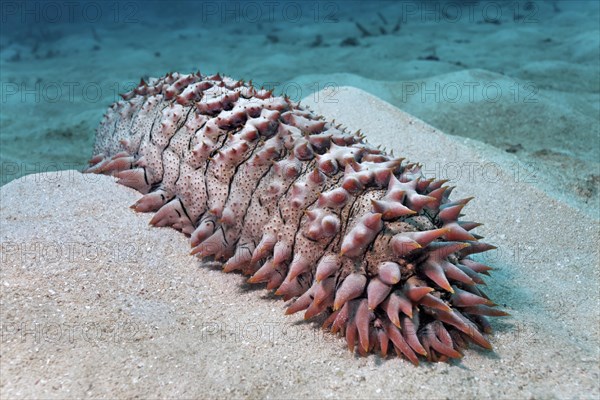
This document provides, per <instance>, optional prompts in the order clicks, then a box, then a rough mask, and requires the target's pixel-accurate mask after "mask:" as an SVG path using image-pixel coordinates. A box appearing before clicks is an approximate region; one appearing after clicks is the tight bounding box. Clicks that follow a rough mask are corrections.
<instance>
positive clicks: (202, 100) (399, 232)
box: [88, 73, 505, 364]
mask: <svg viewBox="0 0 600 400" xmlns="http://www.w3.org/2000/svg"><path fill="white" fill-rule="evenodd" d="M90 164H91V167H90V168H89V169H88V172H94V173H105V174H112V175H114V176H116V177H117V178H118V180H119V182H120V183H122V184H124V185H127V186H130V187H132V188H135V189H137V190H139V191H140V192H142V193H144V196H143V197H142V198H141V199H140V200H139V201H138V202H137V203H136V204H134V205H133V206H132V208H134V209H135V210H137V211H140V212H156V213H155V215H154V216H153V218H152V223H153V224H154V225H156V226H170V227H173V228H175V229H178V230H180V231H182V232H183V233H185V234H187V235H189V236H190V241H191V245H192V254H195V255H197V256H198V257H200V258H201V259H203V260H213V261H219V262H222V263H223V268H224V270H225V271H226V272H229V271H234V270H239V271H241V272H242V273H244V274H247V275H250V278H249V282H252V283H260V282H266V284H267V288H268V289H273V290H276V294H278V295H281V296H283V297H284V299H286V300H292V299H294V301H293V302H291V303H290V305H289V306H288V309H287V313H293V312H298V311H305V317H306V318H311V317H314V316H316V315H319V314H326V315H327V319H326V320H325V323H324V327H325V328H328V329H331V330H332V331H333V332H340V333H341V334H343V335H345V337H346V340H347V343H348V346H349V348H350V349H351V350H352V351H353V350H354V348H355V347H356V349H357V351H358V352H359V353H360V354H363V355H364V354H367V353H369V352H371V351H377V352H379V353H380V354H382V355H383V356H385V355H387V353H388V350H389V349H391V348H392V346H393V348H394V350H395V351H396V353H397V354H398V355H400V356H403V357H405V358H407V359H409V360H410V361H411V362H413V363H415V364H416V363H418V355H421V356H424V357H427V358H428V359H429V360H432V361H438V360H446V359H448V358H459V357H461V356H462V353H461V351H462V350H463V349H464V348H465V347H466V346H467V343H469V342H473V343H476V344H478V345H480V346H482V347H485V348H490V347H491V346H490V344H489V342H488V341H487V340H486V339H485V338H484V336H483V335H482V333H489V332H490V324H489V323H488V321H487V320H486V317H485V316H490V315H491V316H499V315H505V313H503V312H502V311H499V310H497V309H496V308H494V306H495V304H494V303H493V302H491V301H490V300H489V299H488V297H487V296H486V295H485V294H484V293H483V292H482V291H481V290H480V289H479V288H478V286H477V285H478V284H481V283H483V280H482V279H481V277H480V275H481V274H487V273H488V270H490V269H491V268H490V267H487V266H485V265H483V264H481V263H478V262H476V261H474V260H472V259H470V258H469V255H471V254H473V253H478V252H482V251H486V250H489V249H491V248H493V246H490V245H488V244H485V243H482V242H480V241H479V238H480V237H479V236H477V235H475V234H473V233H471V232H470V231H471V230H472V229H474V228H475V227H477V226H478V225H479V224H476V223H474V222H465V221H460V220H459V217H460V216H461V211H462V209H463V207H464V206H465V205H466V204H467V203H468V201H469V200H470V199H463V200H457V201H451V200H450V199H449V195H450V192H451V191H452V189H451V188H449V187H447V186H444V183H445V181H441V180H434V179H425V178H424V177H423V175H422V174H421V170H420V166H419V165H418V164H411V163H408V162H405V161H404V160H403V159H401V158H394V157H393V156H391V155H388V154H386V153H384V152H382V151H380V150H378V149H375V148H373V147H371V146H370V145H369V144H368V143H366V142H365V140H364V138H363V137H362V136H361V135H360V134H359V133H349V132H347V131H346V130H345V129H343V128H341V127H340V126H335V125H334V124H333V123H332V122H328V121H325V120H324V119H323V118H322V117H318V116H316V115H315V114H314V113H312V112H311V111H310V110H308V109H305V108H303V107H300V106H299V105H297V104H295V103H293V102H291V101H290V100H289V99H287V98H283V97H275V96H273V95H272V94H271V93H270V92H267V91H265V90H257V89H255V88H254V87H252V85H251V84H246V83H244V82H242V81H236V80H233V79H231V78H228V77H221V76H219V75H214V76H204V75H201V74H199V73H197V74H189V75H181V74H178V73H174V74H168V75H166V76H164V77H161V78H157V79H154V78H153V79H151V80H149V82H148V83H146V82H144V81H142V82H141V83H140V85H139V86H138V87H137V88H136V89H134V90H133V91H131V92H129V93H127V94H125V95H123V101H119V102H117V103H115V104H113V105H112V106H111V108H110V109H109V110H108V112H107V113H106V114H105V116H104V119H103V121H102V122H101V124H100V126H99V127H98V131H97V135H96V143H95V146H94V157H93V158H92V160H91V162H90Z"/></svg>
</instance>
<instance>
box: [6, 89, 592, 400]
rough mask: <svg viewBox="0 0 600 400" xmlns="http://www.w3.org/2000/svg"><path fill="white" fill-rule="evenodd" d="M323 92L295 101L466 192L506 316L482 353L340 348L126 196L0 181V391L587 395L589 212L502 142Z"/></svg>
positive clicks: (72, 175) (70, 180)
mask: <svg viewBox="0 0 600 400" xmlns="http://www.w3.org/2000/svg"><path fill="white" fill-rule="evenodd" d="M337 98H338V100H339V102H338V103H323V102H318V103H314V102H313V104H312V107H313V108H315V109H317V111H318V112H320V113H322V114H324V115H326V116H327V117H328V118H335V119H336V120H337V121H339V122H342V123H343V124H344V125H346V126H348V127H350V128H351V129H358V128H362V131H363V132H364V133H366V135H367V137H369V138H370V141H371V142H372V143H375V144H383V145H385V146H387V147H388V149H389V148H393V149H394V150H395V153H396V154H402V155H406V156H407V157H409V158H410V159H412V160H416V161H420V162H422V163H424V166H425V168H424V169H425V171H426V172H427V173H428V174H429V175H432V174H436V175H437V176H446V177H448V178H453V184H454V183H455V184H457V186H458V189H457V190H456V192H455V193H454V196H457V198H459V197H461V196H467V195H475V196H476V197H477V199H476V200H475V201H473V202H471V203H470V204H469V206H468V207H467V208H466V213H467V217H468V219H471V218H472V219H474V220H477V221H480V222H484V223H485V224H486V225H485V226H483V227H480V228H478V233H480V234H482V235H484V236H486V237H487V241H489V242H491V243H494V244H496V245H497V246H499V249H498V250H497V251H495V252H494V254H490V255H487V256H486V257H485V261H486V262H489V263H491V264H493V265H494V266H495V267H496V268H497V269H496V271H495V272H494V274H493V276H492V277H491V278H490V279H488V280H487V283H488V286H489V288H488V294H489V295H490V296H491V297H492V298H493V299H495V300H496V301H498V302H499V303H501V304H503V305H504V304H505V307H506V309H507V310H508V311H509V312H511V314H512V316H511V317H507V318H503V319H495V320H494V321H493V325H494V327H495V330H496V333H495V334H494V335H493V336H492V337H491V342H492V344H493V345H494V347H495V351H494V352H485V351H478V350H476V349H473V350H469V351H468V352H467V354H466V357H465V359H464V360H463V361H462V362H460V363H458V364H455V365H448V364H436V365H430V364H427V363H424V364H423V365H421V366H420V367H417V368H415V367H414V366H412V365H411V364H410V363H408V362H407V361H404V360H399V359H397V358H392V359H389V360H382V359H380V358H379V357H377V356H370V357H368V358H359V357H355V356H354V355H352V354H350V353H349V352H347V350H346V349H345V346H344V342H343V341H342V339H338V338H335V337H333V336H331V335H329V334H326V333H322V332H321V331H320V330H319V329H318V326H317V325H316V324H313V323H304V322H302V321H301V316H291V317H286V316H284V315H283V310H284V304H285V303H284V302H283V301H282V300H279V299H275V298H273V297H272V296H271V295H270V294H269V293H267V292H266V291H265V290H264V289H260V288H259V289H255V288H250V287H249V286H248V285H246V284H245V283H244V279H243V277H242V276H240V275H236V274H224V273H221V272H220V271H219V269H218V268H210V267H207V266H202V265H200V263H199V262H198V261H197V260H196V259H194V258H193V257H191V256H189V255H188V254H187V253H188V244H187V241H186V239H185V238H184V237H183V235H181V234H179V233H178V232H175V231H173V230H171V229H161V228H151V227H149V226H148V222H149V220H150V217H151V216H150V215H148V214H135V213H134V212H133V211H132V210H130V209H129V208H127V206H128V205H130V204H132V203H134V202H135V200H136V199H137V198H139V196H140V195H139V194H138V193H136V192H134V191H132V190H130V189H127V188H125V187H122V186H119V185H116V184H115V183H114V181H113V179H112V178H109V177H103V176H100V177H99V176H89V175H81V174H79V173H77V172H75V171H61V172H58V173H50V174H40V175H29V176H26V177H23V178H20V179H18V180H15V181H13V182H10V183H9V184H7V185H5V186H3V187H2V188H0V194H1V208H0V222H1V223H2V232H1V237H0V240H1V242H2V243H1V244H2V254H1V260H2V268H1V275H0V284H1V288H2V292H1V302H2V309H1V320H2V346H1V350H0V355H1V358H0V363H1V369H2V374H1V383H0V395H1V397H2V398H34V397H37V398H39V397H44V398H81V397H84V396H85V397H142V398H146V397H152V398H156V397H174V398H183V397H188V398H189V397H216V396H219V397H226V398H239V397H242V396H249V397H253V398H254V397H294V398H324V397H339V398H359V397H360V398H374V397H378V398H397V397H405V398H412V397H418V398H439V397H450V398H459V397H463V398H473V397H495V398H524V397H537V398H550V397H564V398H569V397H572V398H586V397H589V398H597V396H598V395H599V394H600V393H599V392H600V388H599V385H598V375H599V369H598V361H599V360H598V346H599V343H600V340H599V337H598V330H597V327H598V323H599V322H600V319H599V311H598V309H597V302H598V290H599V288H598V281H599V277H598V273H599V272H598V249H597V246H596V245H597V243H598V240H599V238H598V228H599V227H598V221H597V220H591V219H590V218H589V217H588V216H586V215H585V214H583V213H581V212H580V211H577V210H576V209H573V208H571V207H570V206H568V205H567V204H565V203H561V202H559V201H557V200H555V199H553V198H552V197H550V196H548V195H547V194H546V193H545V192H543V191H540V190H539V189H537V188H536V187H534V186H532V185H531V184H529V183H527V181H526V179H524V177H523V176H522V175H520V171H519V169H518V167H515V164H514V163H513V160H512V158H510V157H508V156H507V154H505V153H503V152H499V151H497V150H496V149H494V148H491V147H489V146H485V145H482V144H480V143H478V142H474V141H471V140H469V139H463V138H456V137H452V136H448V135H444V134H442V133H441V132H439V131H437V130H435V129H434V128H432V127H430V126H428V125H426V124H424V123H423V122H421V121H420V120H418V119H416V118H414V117H411V116H410V115H408V114H405V113H403V112H401V111H399V110H398V109H396V108H394V107H392V106H390V105H388V104H387V103H385V102H383V101H381V100H379V99H377V98H374V97H372V96H370V95H368V94H367V93H365V92H362V91H359V90H357V89H353V88H342V90H340V92H339V95H338V96H337ZM308 101H309V100H307V102H308ZM525 178H526V177H525ZM590 327H592V328H591V329H590Z"/></svg>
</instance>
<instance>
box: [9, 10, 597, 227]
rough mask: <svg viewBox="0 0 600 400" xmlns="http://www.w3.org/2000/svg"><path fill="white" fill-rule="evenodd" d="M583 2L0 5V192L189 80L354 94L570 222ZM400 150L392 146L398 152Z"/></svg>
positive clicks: (588, 114) (591, 57)
mask: <svg viewBox="0 0 600 400" xmlns="http://www.w3.org/2000/svg"><path fill="white" fill-rule="evenodd" d="M599 9H600V7H599V2H597V1H348V0H346V1H283V0H278V1H123V2H116V1H3V2H2V5H1V35H0V80H1V93H0V96H1V103H0V104H1V113H0V146H1V147H0V166H1V171H0V172H1V173H0V179H1V181H0V183H1V184H2V185H4V184H6V183H8V182H10V181H12V180H14V179H16V178H19V177H20V176H23V175H27V174H31V173H37V172H47V171H54V170H63V169H82V168H84V167H85V166H86V164H87V160H88V159H89V157H90V156H91V150H92V145H93V140H94V131H95V128H96V126H97V125H98V123H99V121H100V120H101V118H102V115H103V113H104V111H105V110H106V108H107V107H108V106H109V105H110V104H111V103H113V102H115V101H118V100H120V97H119V93H123V92H126V91H128V90H130V89H131V88H132V87H134V86H135V85H137V84H138V83H139V81H140V78H144V79H147V77H150V76H158V75H163V74H165V73H166V72H169V71H179V72H182V73H188V72H194V71H197V70H200V71H201V72H202V73H204V74H212V73H215V72H221V73H224V74H226V75H229V76H231V77H233V78H243V79H246V80H250V79H252V81H253V83H254V84H255V85H256V86H264V87H266V88H270V89H271V88H272V89H274V90H275V92H276V93H278V94H281V93H283V94H287V95H288V96H290V97H291V98H292V99H294V100H297V101H299V100H301V99H303V98H305V97H307V96H315V95H316V93H317V92H318V91H319V90H321V89H329V91H328V92H327V93H328V95H327V96H326V98H322V99H316V100H317V101H327V102H335V101H336V98H335V97H336V92H338V91H339V90H340V88H342V87H344V86H354V87H358V88H361V89H363V90H365V91H367V92H370V93H372V94H374V95H375V96H378V97H380V98H381V99H383V100H385V101H387V102H389V103H391V104H393V105H395V106H397V107H399V108H401V109H402V110H404V111H407V112H408V113H410V114H413V115H415V116H417V117H419V118H421V119H423V120H424V121H426V122H428V123H430V124H431V125H433V126H435V127H437V128H439V129H441V130H442V131H444V132H445V133H447V134H451V135H458V136H463V137H465V138H470V139H475V140H478V141H482V142H484V143H487V144H488V145H491V146H495V147H497V148H499V149H501V150H502V151H504V152H507V153H508V154H509V155H510V157H508V158H506V160H507V162H514V163H515V165H519V166H520V167H519V170H520V171H523V172H522V173H523V175H524V176H525V177H526V178H527V179H529V180H530V181H531V182H530V183H533V184H534V185H537V186H539V187H540V188H542V189H543V190H545V191H546V192H548V193H550V194H551V195H552V196H555V197H557V198H560V199H561V200H563V201H565V202H567V203H569V204H571V205H574V206H575V207H577V208H579V209H582V210H584V211H586V212H592V213H595V214H596V216H597V210H598V185H599V183H600V172H599V168H600V164H599V163H598V159H599V158H600V157H599V155H600V139H599V135H600V128H599V125H600V96H599V93H600V50H599V49H600V13H599ZM400 147H401V144H400Z"/></svg>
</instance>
